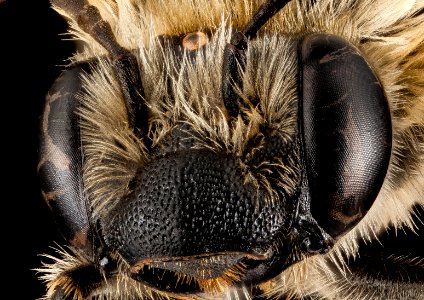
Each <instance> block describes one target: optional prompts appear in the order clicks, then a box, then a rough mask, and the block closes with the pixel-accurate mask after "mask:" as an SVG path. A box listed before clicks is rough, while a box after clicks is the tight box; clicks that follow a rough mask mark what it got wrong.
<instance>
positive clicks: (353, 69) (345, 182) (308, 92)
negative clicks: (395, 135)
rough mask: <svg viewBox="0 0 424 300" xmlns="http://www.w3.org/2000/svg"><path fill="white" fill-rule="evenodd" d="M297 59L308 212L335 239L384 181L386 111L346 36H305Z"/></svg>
mask: <svg viewBox="0 0 424 300" xmlns="http://www.w3.org/2000/svg"><path fill="white" fill-rule="evenodd" d="M300 62H301V67H300V70H301V98H302V100H301V101H300V113H301V114H303V116H302V117H301V118H302V119H301V120H302V122H303V142H304V145H303V146H304V149H305V150H304V155H305V163H306V173H307V179H308V182H309V189H310V195H311V211H312V215H313V216H314V218H315V219H316V220H317V221H318V223H319V224H320V226H322V227H323V228H324V230H326V231H327V232H328V233H329V234H330V235H331V236H332V237H333V238H337V237H339V236H340V235H342V234H343V233H345V232H347V231H348V230H350V229H351V228H352V227H353V226H355V225H356V224H357V223H358V222H359V221H360V220H361V219H362V218H363V217H364V215H365V214H366V213H367V211H368V210H369V209H370V207H371V205H372V204H373V202H374V200H375V198H376V197H377V194H378V193H379V190H380V188H381V186H382V184H383V181H384V178H385V175H386V172H387V168H388V164H389V160H390V154H391V145H392V129H391V117H390V110H389V106H388V103H387V99H386V96H385V93H384V90H383V87H382V86H381V84H380V82H379V80H378V78H377V76H376V75H375V74H374V72H373V71H372V69H371V67H370V66H369V65H368V63H367V62H366V61H365V59H364V58H363V56H362V55H361V53H360V51H359V50H358V49H356V48H355V47H354V46H353V45H351V44H350V43H349V42H347V41H346V40H344V39H342V38H340V37H337V36H333V35H328V34H313V35H309V36H306V37H305V38H304V39H303V41H302V43H301V47H300Z"/></svg>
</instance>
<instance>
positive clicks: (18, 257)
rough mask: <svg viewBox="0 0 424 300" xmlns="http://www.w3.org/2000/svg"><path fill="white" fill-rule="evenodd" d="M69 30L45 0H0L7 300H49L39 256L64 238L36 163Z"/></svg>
mask: <svg viewBox="0 0 424 300" xmlns="http://www.w3.org/2000/svg"><path fill="white" fill-rule="evenodd" d="M65 31H66V24H65V21H64V20H63V19H62V18H61V17H60V16H59V15H58V14H57V13H56V12H55V11H53V10H52V9H51V8H50V4H49V2H48V1H46V0H24V1H20V0H5V1H2V0H0V75H1V76H0V103H1V105H2V106H1V122H2V127H1V129H0V132H1V141H2V142H1V149H2V151H1V153H2V155H1V160H0V161H1V163H2V168H1V169H0V170H1V171H2V172H1V175H2V176H1V183H2V184H1V186H2V189H1V191H2V194H1V195H2V197H1V198H2V199H1V200H0V203H1V207H2V210H1V212H2V214H1V215H2V218H1V219H2V229H3V230H2V239H1V247H2V259H1V262H2V264H1V266H2V268H1V269H2V272H1V273H2V278H3V279H2V289H3V295H8V296H6V297H7V298H9V299H19V300H34V299H37V298H39V297H41V296H43V294H44V288H43V285H42V283H41V281H39V280H38V279H37V274H36V272H35V271H33V270H32V269H33V268H37V267H39V266H40V261H41V258H40V257H39V256H38V255H39V254H41V253H53V251H52V250H51V249H50V247H51V246H54V242H55V241H59V236H58V234H57V233H56V232H55V229H54V224H53V221H52V218H51V216H50V214H49V210H48V208H47V206H46V205H45V203H44V200H43V199H42V198H41V193H40V190H39V185H38V181H37V176H36V165H37V155H38V153H37V145H38V129H39V119H40V115H41V111H42V108H43V105H44V96H45V95H46V93H47V91H48V89H49V87H50V85H51V84H52V83H53V81H54V79H55V78H56V77H57V76H58V75H59V73H60V71H61V69H62V65H64V64H65V63H66V58H67V57H68V56H69V55H70V53H71V52H72V51H73V43H72V42H70V41H64V40H63V39H64V38H65V36H61V34H62V33H64V32H65ZM4 166H6V168H5V167H4ZM4 278H5V279H6V281H5V280H4Z"/></svg>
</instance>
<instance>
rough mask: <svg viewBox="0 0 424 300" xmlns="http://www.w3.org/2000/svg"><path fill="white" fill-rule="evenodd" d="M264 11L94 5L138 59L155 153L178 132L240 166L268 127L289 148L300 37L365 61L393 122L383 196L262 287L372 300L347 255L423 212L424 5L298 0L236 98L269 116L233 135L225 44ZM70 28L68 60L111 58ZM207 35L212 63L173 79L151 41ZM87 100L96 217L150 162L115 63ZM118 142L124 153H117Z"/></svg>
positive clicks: (270, 35) (232, 5)
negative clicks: (321, 36) (330, 41)
mask: <svg viewBox="0 0 424 300" xmlns="http://www.w3.org/2000/svg"><path fill="white" fill-rule="evenodd" d="M262 2H263V1H259V0H258V1H256V0H252V1H247V0H244V1H243V0H241V1H226V0H217V1H210V0H199V1H194V0H181V1H172V0H170V1H165V0H144V1H143V0H140V1H136V0H127V1H124V0H118V1H111V0H109V1H98V0H92V1H90V3H92V4H93V5H95V6H97V7H98V8H99V10H100V11H101V14H102V16H103V18H104V19H105V20H107V21H108V22H109V23H110V24H111V26H112V29H113V31H114V33H115V35H116V38H117V40H118V42H119V43H120V44H121V45H122V46H124V47H126V48H128V49H138V50H137V52H138V57H137V59H138V62H139V65H140V66H141V70H140V72H141V77H142V81H143V87H144V89H145V94H146V101H147V103H148V106H149V109H150V111H151V112H152V115H151V118H150V120H149V122H150V124H155V125H156V128H158V129H157V130H156V131H155V132H152V134H153V137H154V139H153V143H154V144H159V143H160V142H161V140H162V139H163V137H164V136H165V135H166V134H167V133H169V132H170V130H172V128H173V127H174V126H175V125H176V124H177V122H181V121H183V122H187V123H188V124H190V125H191V126H192V128H193V129H194V130H195V131H196V132H197V133H198V136H197V139H198V143H197V147H199V148H208V149H212V150H213V151H217V152H218V151H219V152H222V151H223V152H227V153H232V154H234V155H236V156H239V155H240V154H241V153H242V152H243V151H244V150H245V149H246V144H247V141H249V140H250V139H251V138H253V137H255V135H256V134H257V128H258V126H259V125H260V124H264V123H266V124H271V125H272V127H273V128H274V129H277V130H278V131H279V132H280V134H281V136H282V137H283V138H285V139H287V140H291V139H293V138H294V134H295V132H296V113H297V101H298V99H297V88H296V86H297V74H298V70H297V67H298V66H297V56H296V55H297V53H296V47H297V44H296V40H297V39H298V38H299V36H301V35H304V34H306V33H311V32H326V33H332V34H336V35H339V36H342V37H344V38H346V39H347V40H349V41H350V42H351V43H352V44H353V45H355V46H356V47H358V48H359V49H360V51H362V52H363V54H364V57H366V59H367V61H368V62H369V63H370V65H371V66H372V68H373V69H374V70H375V72H376V73H377V74H378V76H379V78H380V80H381V82H382V84H383V86H384V89H385V92H386V94H387V98H388V100H389V105H390V108H391V111H392V123H393V132H394V147H393V156H392V160H391V164H390V167H389V171H388V175H387V178H386V180H385V182H384V185H383V188H382V190H381V192H380V194H379V196H378V198H377V200H376V202H375V204H374V205H373V206H372V208H371V209H370V211H369V213H368V214H367V215H366V217H365V218H364V219H363V220H362V221H361V222H360V224H359V225H358V226H357V227H356V228H355V229H354V230H352V231H351V232H349V233H348V234H347V235H346V236H344V237H343V238H342V239H341V240H340V241H339V242H338V244H337V245H336V246H335V247H334V249H333V250H332V251H331V252H330V253H329V254H327V255H326V256H316V257H311V258H308V259H307V260H306V261H304V262H300V263H298V264H296V265H294V266H292V267H290V268H289V269H288V270H286V271H285V272H283V273H282V274H281V275H280V276H278V277H277V278H276V279H274V280H271V281H270V282H268V283H265V284H263V285H262V288H263V289H264V291H265V292H266V293H267V294H268V295H274V296H275V295H280V294H283V293H288V294H292V295H293V297H302V296H306V295H308V294H310V293H314V292H317V293H318V294H319V295H320V296H322V297H323V298H329V299H352V300H353V299H369V298H371V297H374V296H373V295H370V294H369V291H365V290H363V289H361V290H360V289H359V288H358V287H351V286H350V285H349V280H350V279H349V275H347V274H349V271H348V270H347V269H346V266H345V258H346V256H348V257H349V256H351V257H355V256H356V255H357V247H358V243H357V241H358V239H361V238H362V239H366V240H369V239H374V238H375V236H376V235H377V234H378V233H379V232H381V231H382V230H384V229H385V228H386V226H387V225H388V224H390V223H393V224H394V225H395V226H396V227H398V228H401V227H402V226H407V227H409V228H414V224H413V222H412V216H411V208H412V206H413V205H414V204H416V203H419V204H421V205H424V200H423V199H424V145H423V144H422V143H423V138H424V14H422V13H421V14H420V15H416V16H415V14H416V13H417V12H418V11H420V10H422V9H424V1H423V0H416V1H414V0H394V1H391V2H390V4H389V3H388V2H387V1H384V0H359V1H353V0H345V1H335V0H317V1H316V2H317V3H316V5H315V6H313V7H312V8H311V7H309V6H310V5H307V4H301V3H305V2H307V1H300V0H299V1H295V0H293V1H292V2H290V3H289V5H288V6H287V7H285V8H284V9H283V10H282V11H281V12H279V13H278V15H276V16H275V17H274V18H273V19H272V20H270V21H269V22H268V23H267V24H266V25H265V26H264V28H263V29H262V30H261V31H260V34H259V36H258V38H257V39H256V40H254V41H252V42H251V46H250V48H249V52H248V63H247V69H246V72H245V76H244V90H243V91H242V92H241V93H242V96H243V98H244V99H245V101H248V99H251V97H252V96H255V97H256V98H258V99H260V101H261V103H262V106H263V108H262V112H259V111H257V110H256V109H254V108H252V109H250V110H248V111H246V114H247V115H248V116H249V120H250V122H248V123H244V122H241V120H239V122H236V125H235V127H234V128H233V129H232V130H230V128H229V125H228V117H227V115H226V112H225V108H224V107H223V101H222V97H221V81H222V73H221V66H222V61H223V50H224V46H225V44H226V43H227V42H228V41H229V38H230V33H229V28H240V27H242V26H243V25H244V24H246V23H247V22H248V21H249V20H250V18H251V17H252V14H253V12H255V11H256V10H257V8H258V7H259V5H260V4H261V3H262ZM58 11H59V12H61V13H62V14H64V15H66V14H65V13H64V12H63V11H61V10H60V9H58ZM70 24H71V30H70V33H71V34H72V35H73V36H74V37H75V38H76V39H78V40H81V41H82V42H83V43H84V50H83V52H81V53H78V54H77V55H75V56H74V57H73V61H80V60H86V59H88V58H90V57H94V56H100V57H104V55H105V53H106V52H105V50H104V49H103V48H102V47H101V46H100V45H98V44H97V43H96V42H95V41H94V40H93V38H92V37H90V36H88V35H87V34H86V33H85V32H83V31H82V30H80V29H79V28H78V26H77V25H76V23H75V22H74V21H73V20H70ZM203 30H212V31H213V33H214V34H213V36H212V38H211V39H210V41H209V44H208V47H207V50H206V54H205V55H204V56H199V57H198V60H197V63H196V64H195V65H193V64H190V63H188V61H187V60H184V61H183V62H182V63H181V67H180V69H178V70H175V69H173V68H172V66H173V65H174V64H176V63H177V62H175V61H173V59H174V58H173V57H172V54H171V53H170V52H169V51H167V50H166V49H164V48H162V47H161V46H160V45H158V43H157V42H156V41H155V37H156V36H158V35H160V34H169V35H174V34H184V33H190V32H195V31H203ZM275 74H277V75H275ZM166 76H167V77H169V78H172V86H171V91H172V93H173V96H174V98H175V99H176V100H175V103H174V102H173V101H171V98H170V96H169V91H168V90H167V89H166V88H165V87H166V83H165V81H164V80H165V77H166ZM187 78H188V80H186V79H187ZM183 79H184V80H183ZM81 97H83V103H84V107H83V108H82V110H81V112H80V114H81V116H82V119H83V121H82V126H83V134H84V135H83V142H84V144H85V147H86V149H87V152H86V155H87V157H86V162H87V163H86V166H85V173H84V176H85V178H86V182H87V183H88V184H87V189H86V191H87V195H88V196H89V200H90V201H91V205H92V207H93V209H94V213H95V216H96V217H98V216H101V215H102V214H104V213H106V212H107V211H108V210H109V209H111V208H112V207H113V206H114V205H115V204H116V203H117V202H118V201H119V199H120V198H122V197H123V196H125V195H126V194H127V193H129V192H130V191H129V188H128V186H129V182H130V180H131V178H132V177H133V176H134V174H135V172H136V171H137V169H136V168H137V166H140V165H143V164H144V163H146V162H147V161H148V160H149V155H148V153H146V151H145V149H144V148H143V144H142V142H141V141H139V140H137V138H136V137H135V136H134V135H133V133H132V131H131V129H130V128H129V127H128V124H127V119H126V116H125V108H124V104H123V98H122V95H121V92H120V88H119V85H118V83H117V82H116V80H115V79H114V78H113V75H112V70H111V66H110V62H108V61H106V60H104V59H103V58H102V63H101V64H99V65H98V66H97V67H96V70H95V72H94V74H93V75H91V76H89V77H87V78H86V79H85V93H84V94H82V95H81ZM152 128H153V127H152ZM116 141H119V143H120V144H122V145H123V147H121V148H118V147H116V146H115V145H116ZM252 151H253V150H252ZM405 156H407V157H410V156H413V158H414V159H413V160H409V161H408V162H411V164H410V165H404V164H403V163H404V160H403V157H405ZM104 160H110V161H111V162H113V164H108V165H107V166H105V165H104V164H102V163H101V162H102V161H104ZM266 163H267V162H264V164H265V165H266ZM280 169H281V175H280V177H281V182H280V184H281V186H282V188H284V189H285V190H286V192H287V193H288V194H291V193H293V192H294V188H295V182H288V181H287V180H286V178H287V177H288V176H287V174H297V173H298V170H292V169H286V168H285V166H284V165H283V164H282V163H281V165H280ZM264 170H266V166H265V167H264ZM405 170H407V172H405ZM264 172H266V171H264ZM246 180H248V181H250V182H255V183H256V184H257V185H260V186H262V187H265V189H268V190H269V195H268V196H267V198H268V199H270V200H271V201H272V200H273V195H272V191H271V189H270V188H269V183H268V182H267V180H266V176H265V174H263V175H261V174H249V175H247V176H246ZM70 260H72V259H70ZM328 261H332V262H333V263H334V264H336V265H337V266H338V272H341V273H342V274H346V276H347V277H346V278H344V277H343V276H341V277H338V275H336V273H335V272H333V271H331V270H330V269H329V268H328ZM72 263H74V262H72ZM74 264H75V263H74ZM57 268H58V267H55V269H57ZM64 268H66V267H63V269H64ZM59 269H60V268H59ZM49 272H50V273H52V274H51V275H49V276H46V277H45V279H46V280H47V281H50V280H55V279H54V278H55V277H54V276H56V275H55V274H56V273H57V274H59V273H60V272H61V271H60V270H58V271H53V269H52V270H51V271H49ZM57 276H59V277H60V275H57ZM352 280H353V279H352ZM128 284H129V283H128ZM129 285H131V284H129ZM137 288H139V287H137ZM116 289H118V287H116ZM131 289H133V288H131ZM139 289H141V290H142V291H143V293H147V294H146V295H147V296H146V297H147V298H149V297H150V296H151V295H148V294H149V293H152V292H145V290H146V289H144V288H143V287H141V288H139ZM134 290H136V288H135V289H134ZM147 290H148V289H147ZM244 292H246V291H244ZM244 292H243V291H241V292H240V293H244ZM392 292H393V291H392ZM231 293H239V291H232V290H231V289H229V290H228V291H224V293H223V295H220V297H223V298H226V297H227V296H228V295H230V294H231ZM135 294H137V295H139V293H138V292H137V293H135ZM226 295H227V296H226ZM215 297H218V295H216V296H214V299H215ZM228 297H229V296H228ZM375 297H377V296H375ZM381 298H384V297H381ZM113 299H116V298H113ZM378 299H380V298H378Z"/></svg>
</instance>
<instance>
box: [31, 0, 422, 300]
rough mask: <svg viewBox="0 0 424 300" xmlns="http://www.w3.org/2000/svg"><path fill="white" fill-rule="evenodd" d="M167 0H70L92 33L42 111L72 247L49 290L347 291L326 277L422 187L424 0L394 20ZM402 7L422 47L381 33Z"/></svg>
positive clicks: (339, 8)
mask: <svg viewBox="0 0 424 300" xmlns="http://www.w3.org/2000/svg"><path fill="white" fill-rule="evenodd" d="M348 2H349V1H348ZM155 3H156V2H152V3H150V2H149V1H147V2H145V3H144V2H143V3H135V2H134V3H132V2H131V3H127V4H124V3H121V2H117V3H115V2H110V3H109V2H107V3H103V2H100V1H99V2H95V3H91V2H90V4H89V3H88V2H87V3H86V2H85V1H76V2H73V3H66V2H65V1H53V5H54V7H55V8H56V9H57V10H58V11H59V12H61V13H62V14H63V15H65V16H67V17H68V18H69V20H70V25H71V28H73V30H74V34H76V36H78V37H79V38H81V39H82V40H83V41H84V42H85V43H86V45H87V48H86V49H85V51H83V53H80V54H78V55H76V56H75V57H74V62H73V63H72V64H71V65H70V66H69V68H68V69H67V70H65V71H64V72H63V74H62V75H61V77H60V78H58V80H57V81H56V82H55V84H54V85H53V87H52V88H51V90H50V91H49V94H48V97H47V101H46V108H45V112H44V118H43V122H42V130H41V133H42V135H41V141H42V148H41V157H40V163H39V174H40V176H41V177H42V178H43V179H44V185H43V187H42V191H43V195H44V196H45V199H46V200H47V202H48V204H49V206H50V207H51V208H52V211H53V212H54V214H55V216H56V217H57V223H58V226H59V228H60V229H61V231H62V232H63V234H64V235H65V237H66V239H67V240H68V241H69V247H70V248H69V250H66V251H65V250H63V251H62V250H61V251H60V254H61V258H57V259H56V260H55V262H54V263H53V264H51V265H45V267H44V269H42V270H43V272H45V275H44V277H43V278H44V279H45V280H46V281H47V283H48V292H47V297H50V298H53V299H55V297H58V298H59V299H68V298H69V299H73V297H74V298H76V299H86V298H89V297H96V296H101V295H103V296H108V297H111V298H113V299H115V298H128V297H136V298H140V299H144V298H147V299H149V298H156V297H157V298H161V297H176V298H181V299H184V298H196V297H206V298H216V297H222V298H231V297H233V296H234V295H237V294H238V295H239V296H240V295H241V294H244V295H245V296H246V297H253V296H254V294H255V293H259V294H261V293H265V295H268V296H271V294H273V295H274V294H276V295H280V296H282V295H285V296H286V297H289V296H293V297H299V298H301V297H303V296H302V295H304V296H305V297H307V296H308V295H315V294H317V295H321V296H322V297H325V296H328V295H331V294H332V293H336V292H338V291H342V292H345V289H344V288H341V289H339V290H338V289H337V288H335V289H334V290H335V291H336V292H328V291H327V289H328V288H327V286H328V285H327V286H325V288H321V289H320V288H319V287H318V286H317V283H318V284H319V282H324V283H323V286H324V284H325V282H326V280H327V282H332V281H333V280H334V278H337V276H338V275H339V274H342V275H340V276H345V274H346V272H347V263H346V260H345V258H343V257H347V258H349V257H354V256H355V255H357V253H358V252H359V251H360V250H359V247H360V244H359V241H360V240H361V238H364V239H371V238H374V237H376V235H378V232H379V231H380V230H382V229H384V228H385V227H386V226H388V224H389V223H390V222H392V223H394V224H395V225H396V226H400V225H402V224H403V223H404V224H407V225H408V224H411V223H412V221H411V220H412V214H411V213H410V209H411V207H412V205H414V204H416V203H419V198H417V197H416V196H415V195H416V194H419V191H418V190H419V187H421V186H422V185H420V182H421V184H422V177H421V175H420V173H419V172H418V174H417V172H408V175H407V176H406V175H405V177H407V178H408V182H409V183H410V184H411V183H412V185H413V187H410V190H408V196H407V197H402V198H401V203H398V200H396V199H397V198H399V195H398V193H399V191H400V190H402V189H404V188H406V187H405V185H403V183H400V182H398V180H397V179H398V178H399V177H401V175H400V174H401V173H402V171H400V170H399V164H400V163H407V161H406V160H403V157H404V156H405V153H407V151H415V152H414V155H411V153H409V154H410V156H413V157H414V160H413V161H410V164H407V168H409V169H410V170H413V169H414V170H421V169H422V159H421V157H422V153H421V152H420V151H422V149H421V150H420V147H415V148H413V150H409V149H408V150H407V149H405V147H404V144H403V143H406V139H407V137H410V136H411V130H413V131H414V132H415V133H417V132H418V133H420V134H422V132H423V129H422V118H419V117H418V118H415V119H414V120H411V121H410V122H409V123H408V122H404V121H402V120H403V119H404V116H405V115H408V113H409V115H411V112H412V111H411V108H412V107H414V109H418V110H422V109H423V108H424V107H423V105H422V104H420V103H422V100H423V99H422V94H420V93H418V92H419V91H420V86H421V87H422V82H421V81H420V80H422V79H420V78H419V77H418V76H416V74H418V73H417V72H418V70H419V69H420V68H422V64H421V65H420V64H419V63H417V62H416V60H418V59H419V57H420V55H421V57H422V54H420V53H421V52H420V51H419V49H421V48H422V47H421V46H420V43H422V41H421V40H419V38H414V37H413V36H412V34H411V32H414V30H416V31H417V32H419V31H420V30H421V32H422V31H424V28H423V27H422V25H420V24H421V23H419V21H420V20H421V19H422V18H423V17H422V15H420V14H419V13H418V11H419V9H420V8H421V6H422V5H421V6H420V5H419V4H412V3H409V4H408V5H406V4H404V5H405V6H407V8H408V9H406V7H405V8H404V12H403V14H401V13H399V15H396V16H393V15H390V16H389V17H390V18H391V19H390V21H389V20H388V21H387V24H386V25H385V26H386V27H383V25H379V26H382V27H381V28H377V25H376V24H375V22H376V21H375V20H376V19H375V18H376V17H375V16H372V13H369V15H368V17H369V18H372V17H373V18H374V19H372V20H365V19H359V21H358V20H356V17H358V16H360V15H361V12H363V11H364V10H365V7H367V5H368V6H371V5H373V6H372V7H375V8H376V9H377V8H378V9H380V10H381V11H383V10H384V7H382V5H381V4H371V3H365V1H363V2H360V3H356V2H355V3H353V2H352V3H350V2H349V3H346V4H338V5H336V4H335V3H333V2H331V1H318V2H316V3H313V4H312V3H310V4H300V3H298V2H296V1H281V2H277V1H267V2H265V3H259V2H258V3H256V2H252V3H244V2H242V3H236V4H235V6H234V5H233V4H234V3H230V2H228V3H227V2H226V1H222V2H219V3H216V4H211V3H209V2H207V3H206V2H205V3H203V2H202V1H201V2H199V3H197V4H193V3H189V2H187V3H186V2H184V1H181V2H177V1H175V2H174V1H170V2H169V3H167V6H166V7H164V6H161V7H160V9H159V7H158V6H157V5H158V4H155ZM261 4H262V5H261ZM215 5H216V6H215ZM179 6H181V7H179ZM399 6H400V7H402V8H403V5H401V4H400V2H399ZM184 8H185V9H184ZM206 8H207V9H206ZM352 8H354V9H353V10H352ZM205 9H206V10H207V11H208V12H209V13H207V14H205ZM325 10H326V13H325V14H324V15H323V16H322V18H323V19H322V20H323V22H320V21H319V20H320V19H319V15H320V12H321V11H325ZM187 11H189V12H190V13H191V14H190V17H186V18H183V17H182V16H183V15H184V13H186V12H187ZM171 12H173V13H171ZM348 12H349V13H348ZM222 16H227V18H228V20H225V18H222ZM405 16H408V18H406V17H405ZM403 18H406V19H407V20H408V21H405V24H403V23H402V22H401V20H403ZM149 20H150V21H149ZM324 21H325V22H324ZM346 22H347V23H346ZM361 22H362V23H361ZM367 22H369V23H367ZM373 22H374V23H373ZM390 22H392V23H390ZM389 23H390V24H392V25H390V26H389V25H388V24H389ZM264 24H266V25H264ZM393 24H398V25H396V26H397V27H396V28H397V30H398V32H400V33H403V34H404V37H405V36H407V37H408V38H409V42H408V45H407V46H404V48H405V49H404V50H403V52H402V53H403V57H402V53H400V51H399V50H395V46H394V42H393V40H390V38H388V41H385V42H384V39H383V34H382V33H381V36H380V35H379V33H378V32H379V30H380V31H381V32H386V33H387V34H393V32H392V31H393V30H394V29H393V28H394V27H392V26H394V25H393ZM399 24H400V25H399ZM372 25H373V26H374V27H373V26H372ZM383 29H384V30H383ZM389 36H390V35H389ZM393 39H394V37H393ZM408 47H410V48H408ZM420 47H421V48H420ZM396 55H397V57H398V59H394V57H395V56H396ZM395 71H396V72H395ZM393 72H395V73H393ZM420 84H421V85H420ZM417 86H418V88H417ZM406 90H407V91H408V93H406ZM406 101H409V102H408V103H409V104H408V105H409V106H408V105H406V104H405V103H406ZM417 103H418V104H417ZM409 115H408V116H409ZM401 116H403V117H401ZM418 136H419V134H418ZM414 193H415V194H414ZM385 206H386V207H385ZM388 206H390V207H395V208H396V210H397V212H392V209H391V208H390V207H388ZM382 207H385V208H384V209H383V210H381V208H382ZM382 211H383V213H382ZM324 273H325V274H324ZM323 274H324V275H323ZM328 274H330V275H328ZM331 276H333V277H332V278H333V279H327V277H331ZM306 278H309V279H308V280H307V279H306ZM310 278H312V279H315V280H312V281H311V280H310ZM388 284H389V283H388ZM342 292H341V293H342ZM348 292H349V289H348V288H347V294H348ZM232 295H233V296H232ZM328 297H330V296H328Z"/></svg>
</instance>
